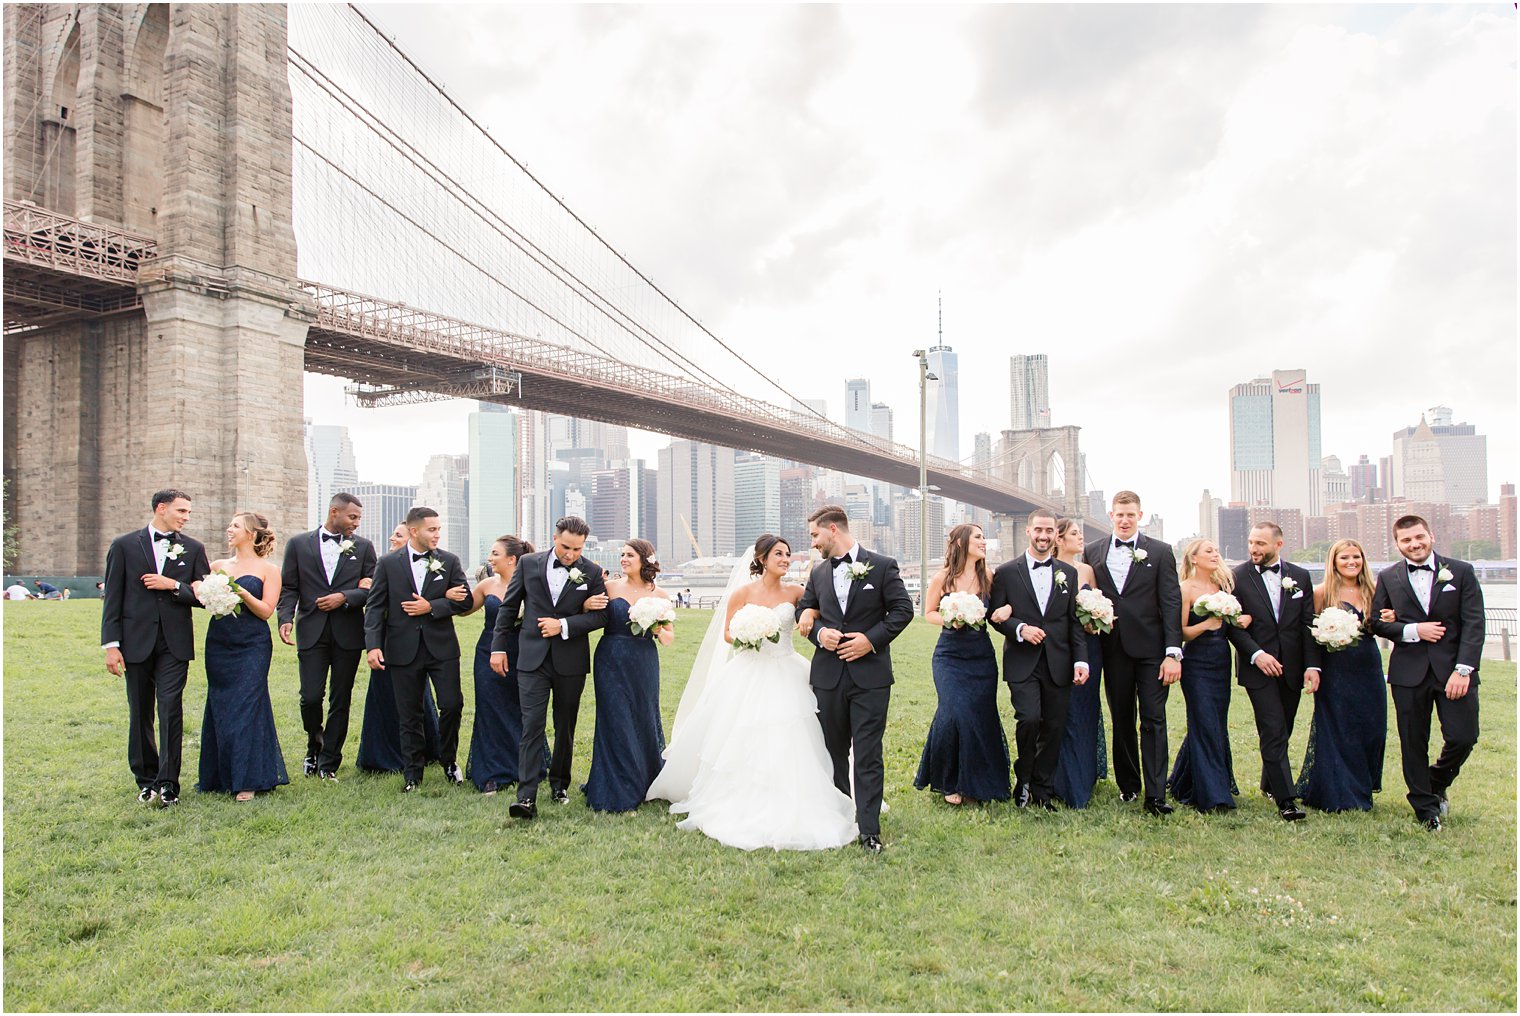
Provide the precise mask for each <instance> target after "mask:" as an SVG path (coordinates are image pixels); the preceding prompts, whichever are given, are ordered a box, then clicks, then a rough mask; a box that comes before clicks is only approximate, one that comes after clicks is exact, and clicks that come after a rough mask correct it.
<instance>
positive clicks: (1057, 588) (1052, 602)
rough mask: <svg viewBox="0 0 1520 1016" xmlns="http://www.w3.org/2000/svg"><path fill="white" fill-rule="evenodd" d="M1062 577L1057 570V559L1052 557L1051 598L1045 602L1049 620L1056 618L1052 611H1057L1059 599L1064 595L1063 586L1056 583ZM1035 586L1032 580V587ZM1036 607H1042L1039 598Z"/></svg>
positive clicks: (1046, 614)
mask: <svg viewBox="0 0 1520 1016" xmlns="http://www.w3.org/2000/svg"><path fill="white" fill-rule="evenodd" d="M1060 577H1061V573H1060V572H1059V571H1058V570H1056V562H1055V558H1054V557H1053V556H1052V557H1051V559H1050V597H1049V599H1047V600H1046V601H1045V617H1046V619H1047V620H1048V619H1050V618H1052V617H1054V616H1055V615H1054V614H1052V613H1051V611H1053V610H1055V609H1056V607H1057V606H1058V604H1057V598H1058V597H1060V596H1061V595H1062V590H1061V584H1060V583H1059V582H1057V581H1056V580H1057V579H1058V578H1060ZM1033 584H1034V580H1033V579H1030V585H1031V586H1032V585H1033ZM1034 605H1035V606H1036V607H1038V606H1039V605H1040V601H1039V598H1038V597H1036V598H1035V603H1034Z"/></svg>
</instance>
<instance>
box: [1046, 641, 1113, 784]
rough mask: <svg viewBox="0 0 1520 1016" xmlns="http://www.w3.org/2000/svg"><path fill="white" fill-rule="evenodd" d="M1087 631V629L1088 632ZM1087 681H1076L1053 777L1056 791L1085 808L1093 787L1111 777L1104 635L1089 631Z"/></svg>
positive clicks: (1052, 782)
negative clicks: (1102, 685)
mask: <svg viewBox="0 0 1520 1016" xmlns="http://www.w3.org/2000/svg"><path fill="white" fill-rule="evenodd" d="M1084 634H1086V633H1084ZM1087 675H1088V676H1087V683H1086V684H1084V685H1080V686H1078V685H1072V689H1071V705H1070V706H1069V707H1068V708H1067V710H1066V734H1065V736H1064V737H1062V738H1061V757H1060V759H1059V760H1058V761H1057V763H1056V773H1055V778H1054V779H1053V780H1052V781H1051V784H1052V786H1053V787H1054V789H1055V795H1056V796H1057V797H1059V798H1060V799H1061V802H1062V803H1063V804H1065V805H1066V807H1068V808H1085V807H1087V804H1088V802H1089V801H1091V800H1092V795H1093V787H1094V786H1096V785H1097V783H1098V781H1099V780H1101V779H1106V778H1107V777H1108V738H1107V737H1106V736H1105V735H1104V731H1103V693H1102V692H1101V691H1099V683H1100V682H1101V680H1102V677H1103V639H1102V638H1101V637H1100V636H1098V635H1090V634H1088V635H1087Z"/></svg>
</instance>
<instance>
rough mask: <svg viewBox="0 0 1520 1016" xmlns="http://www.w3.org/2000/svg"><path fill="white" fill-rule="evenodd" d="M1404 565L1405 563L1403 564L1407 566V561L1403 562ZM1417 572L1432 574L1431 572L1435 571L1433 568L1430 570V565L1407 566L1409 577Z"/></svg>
mask: <svg viewBox="0 0 1520 1016" xmlns="http://www.w3.org/2000/svg"><path fill="white" fill-rule="evenodd" d="M1404 563H1405V564H1409V562H1408V561H1405V562H1404ZM1417 571H1428V572H1433V571H1435V569H1434V568H1432V567H1431V566H1430V565H1428V564H1410V565H1409V574H1411V575H1413V574H1414V573H1415V572H1417Z"/></svg>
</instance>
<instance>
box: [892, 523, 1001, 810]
mask: <svg viewBox="0 0 1520 1016" xmlns="http://www.w3.org/2000/svg"><path fill="white" fill-rule="evenodd" d="M991 592H992V576H991V574H989V573H988V571H987V540H986V538H985V537H983V536H982V528H981V527H980V526H977V525H974V524H970V523H964V524H962V525H959V526H956V527H955V528H954V529H952V530H950V536H949V538H948V540H947V541H946V544H945V567H943V568H941V569H940V570H939V571H938V572H936V573H935V575H934V577H933V578H932V579H931V580H930V581H929V589H928V592H927V594H926V599H925V600H924V602H925V603H926V604H928V605H929V608H930V609H929V612H928V614H926V615H925V616H926V617H927V618H928V620H929V622H930V623H931V624H937V625H940V626H941V630H940V634H939V641H938V642H936V643H935V646H934V661H933V670H934V690H935V692H936V693H937V694H938V695H939V706H938V707H937V708H936V709H935V711H934V721H933V722H932V723H931V724H930V725H929V736H928V738H927V739H926V740H925V742H924V752H923V757H922V758H921V759H920V760H919V763H918V776H917V777H916V778H915V779H914V780H913V785H914V786H915V787H917V788H919V789H920V790H922V789H924V788H925V787H931V788H933V790H934V791H935V793H939V794H943V795H945V802H946V803H947V804H963V803H965V802H968V801H1006V800H1008V798H1009V797H1011V796H1012V793H1013V791H1012V787H1011V785H1010V780H1009V775H1008V772H1009V761H1008V737H1007V735H1006V734H1004V732H1003V721H1002V719H1001V718H999V716H998V703H997V691H998V661H997V655H996V654H995V653H994V652H993V650H992V639H991V637H990V636H989V635H988V634H987V630H986V629H985V628H982V629H977V628H951V627H949V626H948V625H946V623H945V619H944V617H943V615H941V614H940V612H939V602H940V600H941V599H942V598H943V597H945V596H947V595H948V594H950V593H971V594H972V595H973V596H976V597H978V598H980V599H981V601H982V605H983V606H986V604H987V597H988V595H989V594H990V593H991Z"/></svg>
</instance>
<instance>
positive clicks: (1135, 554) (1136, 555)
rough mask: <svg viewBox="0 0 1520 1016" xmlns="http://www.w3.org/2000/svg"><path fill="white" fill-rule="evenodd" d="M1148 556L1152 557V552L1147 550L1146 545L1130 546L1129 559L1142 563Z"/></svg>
mask: <svg viewBox="0 0 1520 1016" xmlns="http://www.w3.org/2000/svg"><path fill="white" fill-rule="evenodd" d="M1148 557H1150V554H1149V553H1148V552H1147V551H1146V549H1145V548H1144V547H1131V548H1130V552H1129V559H1130V560H1131V561H1133V562H1135V563H1136V564H1142V563H1144V561H1145V559H1146V558H1148Z"/></svg>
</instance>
